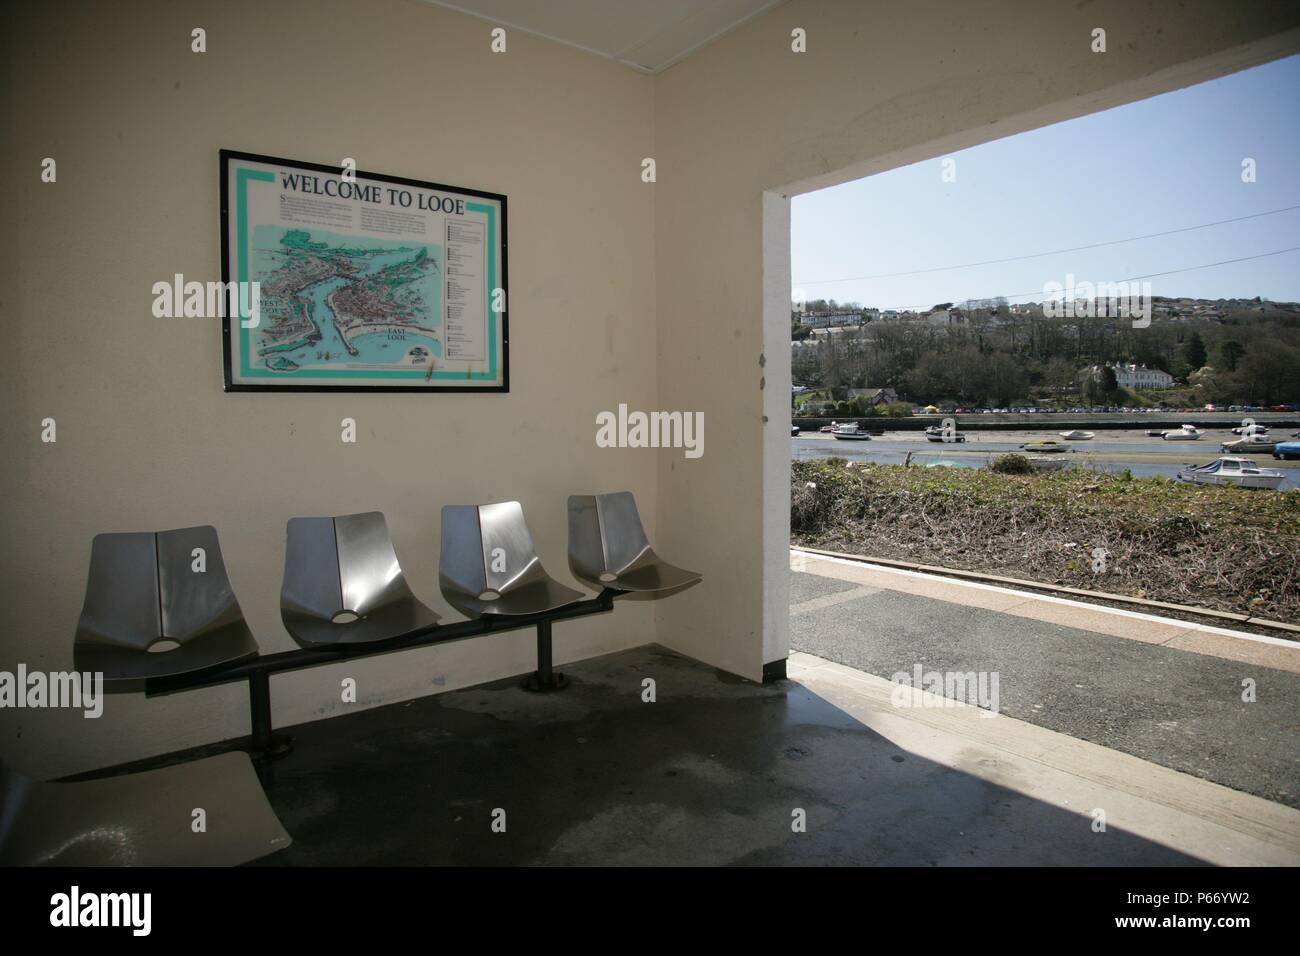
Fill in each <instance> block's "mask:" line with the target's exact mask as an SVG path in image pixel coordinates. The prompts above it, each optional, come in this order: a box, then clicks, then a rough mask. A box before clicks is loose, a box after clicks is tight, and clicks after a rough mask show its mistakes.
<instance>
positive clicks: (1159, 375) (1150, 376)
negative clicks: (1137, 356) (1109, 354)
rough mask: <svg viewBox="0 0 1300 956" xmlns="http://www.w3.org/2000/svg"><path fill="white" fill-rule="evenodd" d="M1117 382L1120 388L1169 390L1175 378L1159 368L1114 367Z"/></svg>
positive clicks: (1130, 365) (1139, 366) (1131, 365)
mask: <svg viewBox="0 0 1300 956" xmlns="http://www.w3.org/2000/svg"><path fill="white" fill-rule="evenodd" d="M1111 368H1112V369H1113V370H1114V371H1115V382H1116V384H1118V385H1119V387H1120V388H1168V387H1169V386H1171V385H1173V384H1174V377H1173V376H1172V375H1170V374H1169V373H1168V372H1164V371H1161V370H1160V369H1158V368H1147V367H1146V366H1145V365H1134V364H1132V363H1129V364H1128V365H1122V364H1121V365H1112V366H1111Z"/></svg>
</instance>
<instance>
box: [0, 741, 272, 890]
mask: <svg viewBox="0 0 1300 956" xmlns="http://www.w3.org/2000/svg"><path fill="white" fill-rule="evenodd" d="M196 807H201V808H203V811H204V813H205V815H206V817H207V830H206V832H200V833H195V832H194V830H193V829H192V825H193V820H194V818H193V816H192V814H193V811H194V809H195V808H196ZM291 842H292V841H291V840H290V838H289V834H288V833H286V832H285V830H284V827H283V826H281V825H280V821H279V819H278V818H277V817H276V815H275V811H274V810H272V809H271V805H270V804H269V803H268V802H267V799H266V793H265V792H264V791H263V790H262V785H261V784H260V783H259V782H258V779H257V773H256V771H254V770H253V764H252V762H251V761H250V760H249V759H248V755H247V754H245V753H225V754H220V755H218V756H216V757H206V758H204V759H202V760H194V761H190V762H188V763H183V764H177V765H175V766H171V767H163V768H162V769H160V770H146V771H142V772H140V773H129V774H123V775H121V776H117V777H105V778H102V779H98V780H86V781H79V782H73V783H42V782H40V781H36V780H31V779H29V778H27V777H25V776H23V775H22V774H20V773H18V772H17V771H15V770H13V769H12V768H10V767H6V766H4V765H3V764H0V865H3V866H39V865H52V866H235V865H237V864H240V863H247V862H248V861H249V860H255V859H257V858H258V857H262V856H266V855H267V854H268V853H274V852H275V851H276V850H280V849H283V848H284V847H287V846H288V845H289V844H290V843H291Z"/></svg>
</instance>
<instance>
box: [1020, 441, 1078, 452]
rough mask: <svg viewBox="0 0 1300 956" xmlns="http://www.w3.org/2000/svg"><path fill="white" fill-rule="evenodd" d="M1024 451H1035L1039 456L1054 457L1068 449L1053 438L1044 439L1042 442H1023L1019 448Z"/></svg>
mask: <svg viewBox="0 0 1300 956" xmlns="http://www.w3.org/2000/svg"><path fill="white" fill-rule="evenodd" d="M1020 447H1021V448H1023V449H1024V450H1025V451H1036V452H1039V453H1040V454H1049V455H1055V454H1058V453H1060V452H1063V451H1068V450H1069V449H1068V447H1067V446H1066V445H1065V444H1063V443H1062V442H1059V441H1057V440H1056V439H1055V438H1044V439H1043V440H1042V441H1030V442H1025V443H1024V444H1023V445H1021V446H1020Z"/></svg>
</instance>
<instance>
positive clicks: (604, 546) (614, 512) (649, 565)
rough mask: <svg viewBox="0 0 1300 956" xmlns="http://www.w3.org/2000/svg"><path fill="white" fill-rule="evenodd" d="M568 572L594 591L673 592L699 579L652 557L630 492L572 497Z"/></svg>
mask: <svg viewBox="0 0 1300 956" xmlns="http://www.w3.org/2000/svg"><path fill="white" fill-rule="evenodd" d="M569 569H570V570H571V571H572V572H573V576H574V577H576V578H577V579H578V580H580V581H583V582H585V583H587V584H590V585H591V586H592V587H596V588H613V589H615V590H619V591H638V592H653V591H669V590H672V589H673V588H679V587H683V586H685V585H687V584H694V583H695V582H697V581H699V580H701V576H700V575H698V574H696V573H695V572H694V571H687V570H686V569H684V568H679V567H676V566H675V565H671V564H669V563H668V562H667V561H665V560H663V559H662V558H660V557H659V556H658V555H657V554H655V553H654V550H653V549H651V547H650V542H649V541H647V540H646V536H645V529H644V528H642V526H641V516H640V515H639V514H637V510H636V499H634V498H633V497H632V493H631V492H629V491H620V492H616V493H614V494H609V495H571V496H570V497H569Z"/></svg>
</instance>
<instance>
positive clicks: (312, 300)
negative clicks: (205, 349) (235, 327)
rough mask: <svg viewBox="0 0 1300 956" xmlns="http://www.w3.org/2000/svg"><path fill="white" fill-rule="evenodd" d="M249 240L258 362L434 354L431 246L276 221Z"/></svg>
mask: <svg viewBox="0 0 1300 956" xmlns="http://www.w3.org/2000/svg"><path fill="white" fill-rule="evenodd" d="M253 246H254V249H253V276H252V278H253V279H254V280H256V281H258V282H260V283H261V300H260V302H261V323H260V325H259V326H258V327H257V328H256V329H255V330H254V335H255V337H254V340H253V349H254V351H255V355H256V361H257V362H259V363H262V364H264V365H265V367H266V368H268V369H270V370H272V371H274V372H280V373H283V374H285V375H286V376H287V375H292V374H293V373H296V372H308V373H309V372H310V371H311V370H322V369H339V370H345V369H365V368H405V369H425V368H431V367H432V364H433V360H434V359H435V358H439V357H441V356H442V354H443V334H442V332H443V329H442V299H441V291H442V282H441V277H442V273H443V267H442V250H441V249H440V248H439V247H437V246H434V245H428V244H426V243H418V244H410V243H403V242H400V241H389V240H382V239H359V238H356V237H350V236H340V235H337V234H334V233H330V232H324V231H318V230H312V231H307V230H304V229H285V228H283V227H280V226H258V227H257V228H256V229H255V230H254V233H253Z"/></svg>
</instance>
